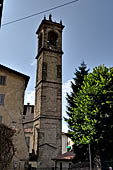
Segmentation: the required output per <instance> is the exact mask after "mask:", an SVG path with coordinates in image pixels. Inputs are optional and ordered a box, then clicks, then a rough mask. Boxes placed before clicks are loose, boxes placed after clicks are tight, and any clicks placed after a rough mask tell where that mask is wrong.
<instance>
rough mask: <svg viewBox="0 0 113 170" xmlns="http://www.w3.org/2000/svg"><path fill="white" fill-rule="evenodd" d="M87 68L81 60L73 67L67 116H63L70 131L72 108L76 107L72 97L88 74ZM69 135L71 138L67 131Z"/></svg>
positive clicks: (76, 93)
mask: <svg viewBox="0 0 113 170" xmlns="http://www.w3.org/2000/svg"><path fill="white" fill-rule="evenodd" d="M88 71H89V69H87V65H86V64H85V63H84V62H82V63H81V65H80V67H79V68H78V69H75V73H74V76H75V77H74V78H73V81H71V93H70V94H69V93H67V97H66V100H67V104H68V105H67V115H68V118H64V119H65V121H66V122H67V124H68V127H69V129H70V132H71V131H72V132H73V130H74V129H73V126H74V119H73V116H72V113H73V109H74V108H76V107H77V106H76V103H75V102H74V101H73V99H74V97H75V96H76V97H77V95H78V92H79V90H80V89H81V85H83V80H84V77H85V76H86V75H87V74H88ZM69 135H70V137H71V138H73V134H72V135H71V133H69Z"/></svg>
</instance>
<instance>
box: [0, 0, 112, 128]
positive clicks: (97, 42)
mask: <svg viewBox="0 0 113 170" xmlns="http://www.w3.org/2000/svg"><path fill="white" fill-rule="evenodd" d="M67 2H71V0H62V1H61V0H4V8H3V17H2V25H3V26H2V27H1V30H0V64H3V65H5V66H8V67H10V68H12V69H14V70H17V71H19V72H21V73H24V74H26V75H28V76H30V81H29V84H28V87H27V89H26V95H25V104H26V103H27V102H30V103H31V104H34V90H35V80H36V59H35V57H36V55H37V49H38V46H37V44H38V41H37V36H36V31H37V29H38V27H39V25H40V23H41V20H42V19H43V17H44V15H45V16H46V18H48V16H49V14H52V16H53V21H56V22H60V20H62V22H63V25H64V26H65V28H64V31H63V51H64V54H63V56H62V58H63V63H62V64H63V65H62V66H63V69H62V75H63V77H62V78H63V86H62V88H63V92H62V95H63V102H62V113H63V116H66V105H67V103H66V100H65V96H66V92H68V93H69V92H70V90H71V89H70V81H71V80H72V79H73V77H74V72H75V68H78V67H79V66H80V64H81V63H82V61H83V60H84V61H85V63H86V64H87V67H88V68H90V71H92V69H93V68H94V67H95V66H98V65H100V64H101V65H102V64H105V65H106V66H107V67H112V66H113V0H78V1H77V2H75V3H72V4H70V5H67V6H64V7H62V8H58V9H56V10H53V11H49V12H45V13H43V14H40V15H37V16H34V17H31V18H28V19H26V20H22V21H19V22H16V23H13V24H9V25H4V24H6V23H8V22H10V21H14V20H16V19H20V18H23V17H26V16H29V15H32V14H35V13H39V12H41V11H45V10H47V9H50V8H53V7H56V6H59V5H62V4H64V3H67ZM63 131H67V125H66V123H65V122H64V121H63Z"/></svg>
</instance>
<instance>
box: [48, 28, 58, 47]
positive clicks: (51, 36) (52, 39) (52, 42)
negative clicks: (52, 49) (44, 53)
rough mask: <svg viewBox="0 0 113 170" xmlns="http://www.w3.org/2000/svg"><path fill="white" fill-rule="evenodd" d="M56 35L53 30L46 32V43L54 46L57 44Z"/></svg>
mask: <svg viewBox="0 0 113 170" xmlns="http://www.w3.org/2000/svg"><path fill="white" fill-rule="evenodd" d="M57 39H58V35H57V33H56V32H54V31H50V32H49V33H48V45H52V46H56V45H57Z"/></svg>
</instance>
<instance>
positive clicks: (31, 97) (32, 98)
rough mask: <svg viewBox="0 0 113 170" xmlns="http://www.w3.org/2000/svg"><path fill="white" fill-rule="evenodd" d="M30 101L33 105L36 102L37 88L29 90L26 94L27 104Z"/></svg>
mask: <svg viewBox="0 0 113 170" xmlns="http://www.w3.org/2000/svg"><path fill="white" fill-rule="evenodd" d="M27 103H30V104H31V105H34V104H35V90H32V91H28V92H27V93H26V94H25V104H27Z"/></svg>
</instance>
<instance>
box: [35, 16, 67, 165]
mask: <svg viewBox="0 0 113 170" xmlns="http://www.w3.org/2000/svg"><path fill="white" fill-rule="evenodd" d="M63 28H64V26H63V25H62V22H60V23H56V22H53V21H52V16H51V15H50V16H49V20H46V18H45V17H44V19H43V20H42V22H41V24H40V26H39V28H38V30H37V35H38V55H37V57H36V59H37V75H36V91H35V113H34V143H33V148H34V150H35V153H37V154H38V167H41V168H51V167H54V162H53V161H52V158H53V157H56V156H57V155H58V154H61V152H62V135H61V131H62V54H63V52H62V30H63Z"/></svg>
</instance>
